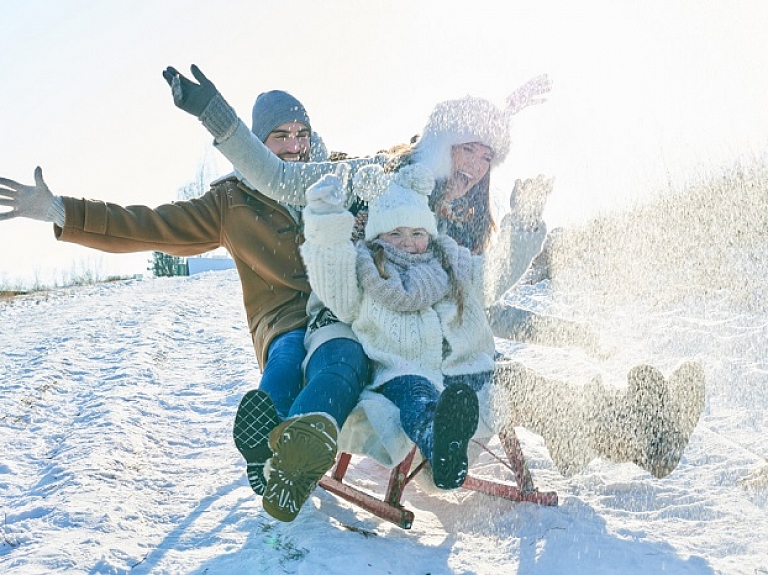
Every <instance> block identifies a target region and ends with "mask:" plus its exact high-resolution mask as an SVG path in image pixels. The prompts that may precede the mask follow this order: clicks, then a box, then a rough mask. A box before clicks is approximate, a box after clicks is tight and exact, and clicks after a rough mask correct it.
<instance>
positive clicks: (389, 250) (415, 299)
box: [357, 240, 450, 312]
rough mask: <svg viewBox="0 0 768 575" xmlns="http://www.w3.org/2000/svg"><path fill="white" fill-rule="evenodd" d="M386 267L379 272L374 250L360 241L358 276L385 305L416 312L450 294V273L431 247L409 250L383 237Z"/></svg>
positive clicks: (378, 241) (375, 298)
mask: <svg viewBox="0 0 768 575" xmlns="http://www.w3.org/2000/svg"><path fill="white" fill-rule="evenodd" d="M373 243H374V244H375V245H379V246H381V247H382V248H383V249H384V253H385V254H386V259H385V261H384V270H385V271H386V273H387V275H389V279H384V278H382V277H381V275H380V274H379V270H378V269H377V268H376V264H375V263H374V261H373V253H372V252H371V250H370V249H369V248H368V246H367V245H366V244H365V243H364V242H359V243H358V244H357V278H358V281H359V282H360V285H361V286H362V288H363V290H364V291H365V292H366V293H367V294H369V296H371V297H372V298H373V299H374V300H376V301H377V302H379V303H381V304H382V305H383V306H384V307H386V308H388V309H391V310H393V311H396V312H415V311H419V310H423V309H427V308H430V307H432V306H433V305H435V304H436V303H437V302H439V301H440V300H442V299H443V298H444V297H445V296H447V295H448V293H449V291H450V286H449V282H448V274H447V273H446V271H445V270H444V269H443V268H442V266H441V265H440V262H439V261H438V260H437V259H436V258H435V256H434V254H433V253H432V252H431V251H427V252H425V253H423V254H409V253H407V252H404V251H403V250H400V249H398V248H396V247H395V246H393V245H392V244H388V243H387V242H383V241H381V240H374V241H373Z"/></svg>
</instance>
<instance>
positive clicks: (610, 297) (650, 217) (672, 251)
mask: <svg viewBox="0 0 768 575" xmlns="http://www.w3.org/2000/svg"><path fill="white" fill-rule="evenodd" d="M767 253H768V166H766V165H765V163H764V162H760V161H757V160H752V161H749V162H741V163H739V164H737V165H735V166H733V167H732V168H729V169H727V170H724V171H723V172H722V173H720V174H719V175H717V176H712V177H709V178H704V179H702V181H700V182H698V183H695V184H690V185H689V186H688V187H687V189H685V190H683V191H682V192H680V193H677V194H668V195H667V196H666V197H657V198H656V199H655V201H653V202H651V203H648V204H646V205H643V206H638V207H636V208H635V209H633V210H630V211H628V212H625V213H622V214H618V215H616V214H613V215H611V216H606V217H600V218H597V219H595V220H593V221H592V222H590V223H589V224H587V225H584V226H581V227H578V228H573V229H569V230H565V231H564V232H563V233H562V234H561V235H559V236H557V237H556V238H555V240H554V241H553V246H552V252H551V274H552V276H553V281H554V283H555V285H556V286H557V285H559V286H560V287H562V288H564V289H566V290H573V289H577V290H579V291H582V290H589V291H590V292H592V293H593V294H594V295H597V296H598V297H602V298H604V299H605V301H606V302H610V301H615V298H620V299H625V298H647V299H650V300H651V301H654V300H660V299H663V300H665V301H666V302H667V303H668V302H669V300H670V299H675V298H680V297H683V296H686V297H688V296H692V295H693V296H696V297H706V298H717V297H721V296H722V295H723V294H725V293H727V294H728V297H729V298H733V299H735V300H737V301H738V303H740V304H743V305H744V306H747V307H749V308H751V309H756V308H757V309H766V308H768V290H767V289H766V287H765V284H766V281H765V278H766V273H765V272H766V263H765V262H766V255H767Z"/></svg>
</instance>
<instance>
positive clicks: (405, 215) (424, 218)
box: [352, 164, 437, 241]
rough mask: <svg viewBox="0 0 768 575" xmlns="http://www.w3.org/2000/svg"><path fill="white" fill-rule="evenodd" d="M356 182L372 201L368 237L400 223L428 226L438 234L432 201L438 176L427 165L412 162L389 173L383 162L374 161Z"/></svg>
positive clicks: (357, 191)
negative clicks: (431, 206)
mask: <svg viewBox="0 0 768 575" xmlns="http://www.w3.org/2000/svg"><path fill="white" fill-rule="evenodd" d="M352 186H353V191H354V193H355V194H356V195H358V196H360V197H361V198H362V199H363V200H366V201H367V202H368V221H367V223H366V224H365V239H366V240H367V241H371V240H373V239H375V238H377V237H378V236H379V235H380V234H383V233H386V232H391V231H392V230H394V229H395V228H400V227H407V228H424V229H425V230H427V233H429V235H431V236H433V237H434V236H437V221H436V219H435V215H434V214H433V213H432V210H431V209H430V208H429V201H428V197H429V194H430V193H431V192H432V189H433V188H434V187H435V178H434V176H432V173H431V172H430V171H429V169H428V168H427V167H425V166H423V165H421V164H410V165H406V166H404V167H402V168H400V170H398V171H397V172H395V173H394V174H387V173H385V172H384V169H383V168H382V167H381V166H379V165H377V164H371V165H368V166H364V167H363V168H361V169H360V170H358V172H357V174H355V179H354V181H353V184H352Z"/></svg>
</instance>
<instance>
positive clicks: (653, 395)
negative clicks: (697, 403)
mask: <svg viewBox="0 0 768 575" xmlns="http://www.w3.org/2000/svg"><path fill="white" fill-rule="evenodd" d="M670 401H671V398H670V395H669V386H668V385H667V382H666V380H665V379H664V375H663V374H662V373H661V372H660V371H659V370H658V369H656V368H655V367H653V366H651V365H639V366H636V367H634V368H632V369H631V370H630V372H629V374H628V376H627V402H628V414H627V415H628V417H629V422H630V428H629V429H628V432H629V433H630V434H632V433H633V432H634V433H635V435H636V438H637V444H636V445H637V449H638V452H637V453H636V454H635V455H634V456H633V457H632V461H633V462H634V463H635V464H636V465H638V466H639V467H642V468H643V469H645V470H646V471H648V472H649V473H650V474H651V475H653V476H654V477H657V478H659V479H661V478H662V477H666V476H667V475H669V474H670V473H672V471H673V470H674V469H675V467H677V464H678V462H679V461H680V456H679V455H677V454H676V452H675V451H674V450H671V449H670V447H672V446H674V445H677V444H678V443H679V441H680V438H679V436H678V435H679V434H678V432H677V429H676V427H675V425H674V421H672V419H671V417H670V416H671V412H670V410H669V408H668V406H669V403H670Z"/></svg>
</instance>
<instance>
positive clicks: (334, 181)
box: [306, 162, 349, 214]
mask: <svg viewBox="0 0 768 575" xmlns="http://www.w3.org/2000/svg"><path fill="white" fill-rule="evenodd" d="M348 174H349V164H345V163H343V162H342V163H340V164H339V165H338V166H337V167H336V173H335V174H325V175H324V176H323V177H322V178H320V179H319V180H318V181H317V182H315V183H314V184H312V185H311V186H310V187H309V188H308V189H307V192H306V198H307V209H309V210H311V211H312V212H313V213H315V214H334V213H340V212H343V211H345V210H344V199H345V196H346V194H345V191H344V190H345V188H346V180H347V176H348Z"/></svg>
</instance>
